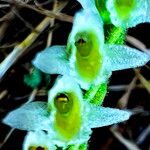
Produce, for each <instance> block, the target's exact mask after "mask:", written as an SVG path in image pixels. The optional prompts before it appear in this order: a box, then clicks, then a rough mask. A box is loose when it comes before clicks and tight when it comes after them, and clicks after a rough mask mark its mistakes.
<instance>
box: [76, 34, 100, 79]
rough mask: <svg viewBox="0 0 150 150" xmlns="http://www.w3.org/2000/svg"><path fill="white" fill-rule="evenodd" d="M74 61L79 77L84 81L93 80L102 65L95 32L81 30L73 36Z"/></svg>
mask: <svg viewBox="0 0 150 150" xmlns="http://www.w3.org/2000/svg"><path fill="white" fill-rule="evenodd" d="M74 44H75V46H76V54H75V55H76V62H75V67H76V69H77V72H78V74H79V75H80V77H82V78H83V80H85V81H86V82H91V81H93V80H94V79H95V78H96V77H97V75H98V73H99V71H100V69H101V65H102V55H101V54H100V51H99V49H100V42H99V40H98V37H97V33H94V32H92V31H91V32H90V31H82V32H79V33H77V34H76V36H75V43H74Z"/></svg>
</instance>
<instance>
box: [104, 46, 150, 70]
mask: <svg viewBox="0 0 150 150" xmlns="http://www.w3.org/2000/svg"><path fill="white" fill-rule="evenodd" d="M106 51H107V52H106V53H107V55H108V57H109V61H110V69H111V70H112V71H116V70H123V69H128V68H135V67H140V66H143V65H145V64H146V63H147V62H148V61H149V60H150V56H149V55H148V54H146V53H144V52H141V51H139V50H137V49H134V48H130V47H128V46H122V45H106Z"/></svg>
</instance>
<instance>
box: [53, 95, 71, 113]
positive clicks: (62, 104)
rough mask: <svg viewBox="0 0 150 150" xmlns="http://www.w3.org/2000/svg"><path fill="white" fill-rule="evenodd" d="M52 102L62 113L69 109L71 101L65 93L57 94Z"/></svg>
mask: <svg viewBox="0 0 150 150" xmlns="http://www.w3.org/2000/svg"><path fill="white" fill-rule="evenodd" d="M54 104H55V107H56V108H57V110H58V112H59V113H62V114H64V113H68V112H69V111H70V110H71V108H72V106H73V101H72V100H71V99H69V98H68V97H67V95H66V94H59V95H57V96H56V98H55V100H54Z"/></svg>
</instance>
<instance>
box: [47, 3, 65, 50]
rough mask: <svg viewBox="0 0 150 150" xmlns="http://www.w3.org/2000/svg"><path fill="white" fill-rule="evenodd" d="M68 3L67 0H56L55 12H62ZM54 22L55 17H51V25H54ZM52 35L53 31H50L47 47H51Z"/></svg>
mask: <svg viewBox="0 0 150 150" xmlns="http://www.w3.org/2000/svg"><path fill="white" fill-rule="evenodd" d="M66 5H67V1H63V2H58V1H57V0H55V1H54V4H53V10H52V11H53V12H55V13H57V12H60V11H61V10H62V9H63V8H64V7H65V6H66ZM54 23H55V18H51V19H50V27H52V26H54ZM52 35H53V32H49V34H48V38H47V45H46V47H49V46H50V45H51V42H52Z"/></svg>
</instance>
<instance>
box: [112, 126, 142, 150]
mask: <svg viewBox="0 0 150 150" xmlns="http://www.w3.org/2000/svg"><path fill="white" fill-rule="evenodd" d="M110 131H111V133H112V134H113V135H114V136H115V137H116V138H117V139H118V140H119V141H120V142H121V143H122V144H123V145H124V146H125V147H126V148H127V149H128V150H140V148H139V147H138V146H137V145H136V144H135V143H133V142H131V141H129V140H127V139H126V138H124V137H123V136H122V135H121V134H120V133H119V132H118V131H117V130H116V129H115V128H114V127H112V128H110Z"/></svg>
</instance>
